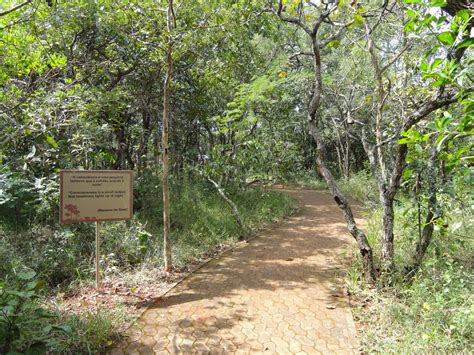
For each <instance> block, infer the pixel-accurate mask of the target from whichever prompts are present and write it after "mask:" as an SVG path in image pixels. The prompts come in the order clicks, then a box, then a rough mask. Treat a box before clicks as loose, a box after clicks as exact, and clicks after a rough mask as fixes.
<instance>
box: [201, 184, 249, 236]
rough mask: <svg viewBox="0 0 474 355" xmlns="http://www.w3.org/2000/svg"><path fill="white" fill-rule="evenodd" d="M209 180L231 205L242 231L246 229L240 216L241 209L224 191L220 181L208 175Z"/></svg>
mask: <svg viewBox="0 0 474 355" xmlns="http://www.w3.org/2000/svg"><path fill="white" fill-rule="evenodd" d="M207 180H208V181H209V182H210V183H211V184H212V185H214V187H215V188H216V190H217V192H218V193H219V195H221V197H222V198H223V199H224V201H225V202H227V204H228V205H229V206H230V208H231V209H232V214H233V215H234V218H235V221H236V222H237V224H238V226H239V228H240V230H241V231H244V229H245V227H244V224H243V223H242V217H241V216H240V212H239V209H238V207H237V205H236V204H235V203H234V201H232V200H231V199H230V198H229V197H228V196H227V195H226V193H225V192H224V189H223V188H222V187H221V186H220V185H219V183H217V182H216V181H214V180H212V179H211V178H210V177H207Z"/></svg>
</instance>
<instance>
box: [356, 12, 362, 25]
mask: <svg viewBox="0 0 474 355" xmlns="http://www.w3.org/2000/svg"><path fill="white" fill-rule="evenodd" d="M354 21H355V22H356V23H357V24H361V23H363V22H364V18H363V17H362V16H361V15H359V14H355V15H354Z"/></svg>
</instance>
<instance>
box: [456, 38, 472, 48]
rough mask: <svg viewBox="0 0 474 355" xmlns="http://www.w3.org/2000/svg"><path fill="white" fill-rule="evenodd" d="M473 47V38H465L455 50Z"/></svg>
mask: <svg viewBox="0 0 474 355" xmlns="http://www.w3.org/2000/svg"><path fill="white" fill-rule="evenodd" d="M472 45H474V38H472V37H471V38H466V39H463V40H462V41H461V43H459V44H458V45H457V46H456V48H465V47H469V46H472Z"/></svg>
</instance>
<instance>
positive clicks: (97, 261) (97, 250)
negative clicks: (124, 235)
mask: <svg viewBox="0 0 474 355" xmlns="http://www.w3.org/2000/svg"><path fill="white" fill-rule="evenodd" d="M95 287H96V288H97V289H99V288H100V239H99V221H95Z"/></svg>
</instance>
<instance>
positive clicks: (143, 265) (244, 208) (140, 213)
mask: <svg viewBox="0 0 474 355" xmlns="http://www.w3.org/2000/svg"><path fill="white" fill-rule="evenodd" d="M10 178H11V179H14V178H15V177H14V176H10ZM51 183H54V182H51ZM4 186H5V187H6V188H7V192H8V191H9V192H10V194H11V201H10V202H11V203H8V202H7V203H4V204H3V205H2V208H3V209H8V208H12V209H15V208H16V207H17V205H16V203H15V201H16V200H15V199H21V198H25V196H28V198H29V199H30V201H29V202H30V206H29V207H31V208H32V209H34V210H35V211H36V213H32V212H31V211H30V210H29V209H24V210H23V211H20V210H17V214H16V215H15V214H13V213H7V212H11V211H3V212H5V213H2V216H10V219H9V220H6V219H4V220H2V221H1V222H2V223H1V229H0V236H1V238H0V259H1V260H2V263H1V264H0V308H4V307H9V308H11V310H12V312H10V313H9V314H11V315H12V316H10V317H5V318H0V320H1V321H0V344H3V345H2V348H0V353H3V352H8V351H18V352H24V351H27V350H29V351H37V352H39V353H41V352H43V351H46V350H47V351H53V352H64V351H67V352H73V353H97V352H100V351H101V350H103V349H104V347H106V346H108V345H110V344H112V342H113V339H114V338H115V337H116V336H117V335H118V333H119V332H120V330H123V328H124V327H126V325H127V324H128V323H129V322H130V321H131V319H132V318H133V316H136V314H130V312H129V311H130V309H129V308H130V305H126V304H122V303H127V302H129V301H130V297H128V298H127V297H126V298H118V301H117V300H114V301H109V300H108V299H106V300H104V299H103V298H104V297H109V299H110V297H111V296H107V295H104V294H106V293H121V294H122V295H132V296H137V297H135V298H134V299H135V301H134V302H137V303H140V304H138V305H136V308H140V307H143V306H145V305H146V302H140V301H143V300H144V299H145V300H147V301H150V300H151V301H152V300H153V299H154V298H156V297H158V296H159V294H156V292H157V290H158V292H160V291H163V290H164V289H165V288H163V285H165V286H166V285H167V286H168V287H169V285H171V283H172V281H175V279H176V277H181V276H182V275H183V274H185V273H186V272H188V270H189V266H190V265H196V264H199V263H200V262H202V261H203V260H205V259H206V258H209V257H210V256H212V255H213V254H215V253H218V252H219V251H220V250H222V249H223V248H226V247H229V246H232V245H233V244H235V243H237V242H238V241H239V240H241V239H242V238H246V237H249V236H251V235H252V234H253V233H255V231H257V230H258V229H260V228H263V227H265V226H267V225H269V224H271V223H274V222H276V221H278V220H280V219H281V218H283V217H284V216H287V215H289V214H291V213H292V211H294V209H295V208H296V207H297V203H296V201H294V200H293V199H291V198H289V197H288V196H285V195H283V194H281V193H278V192H273V191H266V190H265V189H259V188H249V189H244V190H242V189H238V188H232V187H230V188H228V189H226V191H227V194H228V195H229V196H230V197H231V199H232V200H233V201H234V202H235V204H236V205H237V206H238V208H239V211H240V213H241V218H242V221H243V225H244V227H245V231H243V230H241V229H240V228H239V226H238V224H237V223H236V221H235V219H234V216H233V215H232V213H231V209H230V208H229V206H228V205H227V204H226V202H225V201H224V200H223V199H222V197H221V196H219V194H218V193H217V192H216V190H215V189H214V187H212V186H210V185H208V184H207V183H204V182H200V181H196V180H186V181H180V182H179V184H178V183H176V184H173V186H172V194H173V197H174V199H173V202H172V204H171V216H172V226H173V233H172V241H173V244H174V247H173V262H174V265H175V272H174V273H172V275H171V276H170V275H169V274H166V273H164V272H163V271H162V269H163V265H162V263H163V258H162V239H163V238H162V198H161V193H160V191H161V190H160V188H161V186H160V181H159V177H157V176H155V175H152V174H148V175H142V176H141V177H139V178H138V179H137V181H136V186H135V201H134V202H135V210H136V211H135V216H134V218H133V219H132V220H131V221H129V222H125V221H122V222H111V223H103V224H102V227H101V240H102V243H101V269H102V271H103V275H102V276H103V278H104V281H103V283H104V290H103V292H102V293H100V292H96V291H95V290H94V282H93V281H94V270H95V269H94V262H93V260H94V250H95V249H94V229H93V227H94V226H93V225H92V224H78V225H69V226H61V225H59V224H58V222H57V221H56V218H55V216H57V213H56V212H57V211H55V208H56V207H55V206H57V205H56V204H55V203H54V201H55V198H57V196H51V198H50V201H51V204H50V205H47V201H46V200H45V199H42V198H41V193H40V191H38V189H35V188H34V187H31V186H30V187H28V188H31V189H30V190H28V191H25V189H26V188H27V185H24V186H23V188H24V189H22V188H19V187H21V186H22V183H21V182H19V181H16V182H14V181H13V182H12V181H11V184H10V186H11V187H12V188H11V190H8V186H7V185H4ZM45 188H47V187H45ZM53 190H54V189H53ZM53 194H54V192H53ZM48 208H49V209H50V210H49V212H48V213H44V212H45V211H43V209H48ZM12 216H16V218H13V217H12ZM43 216H50V217H49V218H46V219H44V218H43ZM31 226H34V227H33V228H31ZM173 274H174V275H175V277H173ZM147 284H149V286H150V287H148V288H147V286H146V285H147ZM132 298H133V297H132ZM91 299H93V300H91ZM71 300H72V301H71ZM123 300H125V301H126V302H125V301H123ZM102 301H104V304H99V302H102ZM94 302H96V303H97V304H95V305H94V304H93V303H94ZM107 302H110V303H111V305H108V306H107V304H106V303H107ZM121 302H122V303H121ZM72 303H75V304H72Z"/></svg>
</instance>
